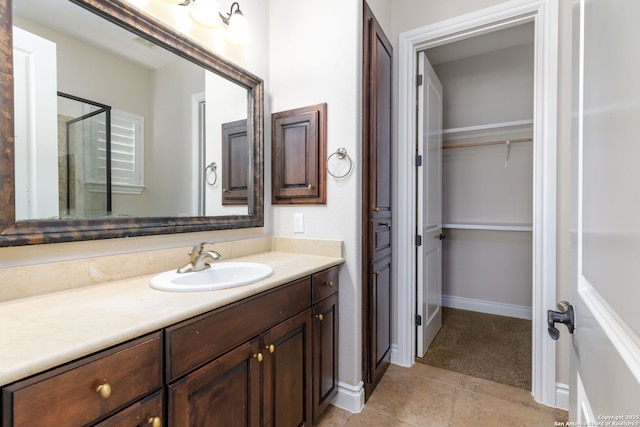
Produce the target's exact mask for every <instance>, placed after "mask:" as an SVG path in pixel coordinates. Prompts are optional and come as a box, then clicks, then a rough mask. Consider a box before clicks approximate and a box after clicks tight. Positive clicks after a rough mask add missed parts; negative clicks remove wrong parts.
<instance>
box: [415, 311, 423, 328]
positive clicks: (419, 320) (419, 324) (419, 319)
mask: <svg viewBox="0 0 640 427" xmlns="http://www.w3.org/2000/svg"><path fill="white" fill-rule="evenodd" d="M416 326H422V316H421V315H419V314H416Z"/></svg>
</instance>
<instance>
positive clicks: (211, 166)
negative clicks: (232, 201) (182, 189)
mask: <svg viewBox="0 0 640 427" xmlns="http://www.w3.org/2000/svg"><path fill="white" fill-rule="evenodd" d="M209 169H211V172H212V174H213V182H211V181H209V174H208V173H207V171H208V170H209ZM204 179H205V181H207V184H209V185H216V182H218V165H216V162H211V163H209V164H208V165H207V167H206V168H204Z"/></svg>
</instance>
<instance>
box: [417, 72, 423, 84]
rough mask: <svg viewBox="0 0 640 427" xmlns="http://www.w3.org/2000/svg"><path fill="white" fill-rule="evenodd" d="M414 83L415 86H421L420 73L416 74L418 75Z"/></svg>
mask: <svg viewBox="0 0 640 427" xmlns="http://www.w3.org/2000/svg"><path fill="white" fill-rule="evenodd" d="M416 85H417V86H422V74H418V76H417V78H416Z"/></svg>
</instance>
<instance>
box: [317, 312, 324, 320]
mask: <svg viewBox="0 0 640 427" xmlns="http://www.w3.org/2000/svg"><path fill="white" fill-rule="evenodd" d="M316 319H318V320H319V321H321V322H322V320H323V319H324V316H323V315H322V314H316Z"/></svg>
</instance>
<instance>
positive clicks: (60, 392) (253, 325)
mask: <svg viewBox="0 0 640 427" xmlns="http://www.w3.org/2000/svg"><path fill="white" fill-rule="evenodd" d="M337 308H338V267H332V268H330V269H327V270H323V271H321V272H319V273H315V274H313V275H311V276H307V277H304V278H302V279H299V280H296V281H294V282H291V283H288V284H285V285H281V286H278V287H276V288H274V289H271V290H268V291H266V292H262V293H260V294H257V295H255V296H252V297H249V298H245V299H242V300H240V301H237V302H234V303H232V304H228V305H226V306H223V307H220V308H218V309H215V310H212V311H210V312H208V313H205V314H202V315H200V316H196V317H194V318H191V319H188V320H185V321H183V322H180V323H177V324H175V325H172V326H169V327H166V328H164V329H163V330H161V331H157V332H155V333H152V334H149V335H146V336H144V337H141V338H138V339H135V340H132V341H130V342H128V343H124V344H121V345H118V346H115V347H113V348H111V349H108V350H104V351H101V352H99V353H96V354H94V355H91V356H87V357H85V358H83V359H80V360H78V361H75V362H72V363H69V364H67V365H64V366H62V367H59V368H55V369H53V370H51V371H49V372H46V373H43V374H39V375H36V376H34V377H32V378H28V379H25V380H21V381H18V382H16V383H13V384H10V385H8V386H5V387H3V389H2V427H23V426H35V425H37V426H56V427H64V426H100V427H106V426H117V427H131V426H138V427H140V426H152V427H159V426H165V427H166V426H169V427H186V426H193V427H200V426H203V427H204V426H221V427H224V426H230V427H236V426H265V427H266V426H269V427H293V426H311V425H312V424H313V418H317V417H318V416H319V415H320V413H321V412H322V411H323V410H324V409H325V408H326V407H327V406H328V404H329V403H330V401H331V400H332V399H333V397H334V396H335V395H336V394H337V373H338V372H337V369H338V359H337V357H338V353H337V341H338V310H337Z"/></svg>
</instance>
